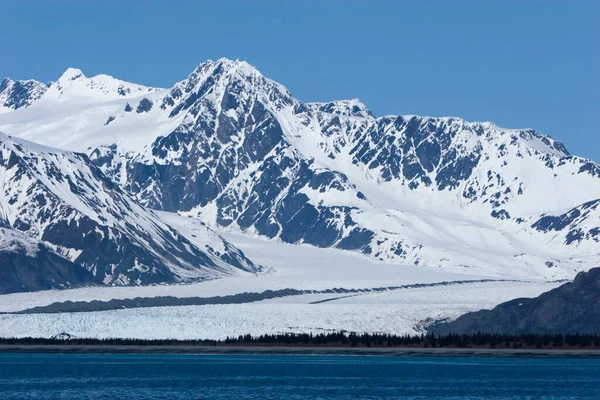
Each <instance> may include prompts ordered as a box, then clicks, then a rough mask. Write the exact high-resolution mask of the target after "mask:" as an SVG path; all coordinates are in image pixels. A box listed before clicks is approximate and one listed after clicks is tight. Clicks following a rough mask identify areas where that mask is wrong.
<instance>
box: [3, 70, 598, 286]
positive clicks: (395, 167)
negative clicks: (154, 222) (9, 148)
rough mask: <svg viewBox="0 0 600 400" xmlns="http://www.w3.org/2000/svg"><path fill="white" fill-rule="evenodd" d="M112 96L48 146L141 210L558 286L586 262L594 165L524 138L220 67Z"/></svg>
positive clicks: (591, 238)
mask: <svg viewBox="0 0 600 400" xmlns="http://www.w3.org/2000/svg"><path fill="white" fill-rule="evenodd" d="M116 99H117V100H111V101H110V102H108V103H102V102H103V101H104V100H98V99H95V100H93V102H92V103H93V107H92V106H90V107H89V109H86V110H87V111H84V113H83V114H84V117H80V116H77V117H76V118H78V119H77V121H79V122H78V124H79V125H81V126H83V128H81V130H80V131H81V132H82V133H81V135H82V138H83V139H85V140H82V141H78V143H77V144H76V145H75V144H70V143H75V142H74V141H73V139H66V137H67V136H68V135H70V136H73V134H71V133H69V134H68V132H69V131H68V130H66V129H63V130H61V131H52V133H54V132H56V133H57V135H56V136H52V137H53V139H51V140H57V141H59V142H60V143H63V144H65V145H66V146H74V147H75V146H81V147H83V146H84V145H86V144H88V143H89V144H91V146H90V147H89V149H85V151H86V153H87V154H88V155H89V157H90V160H91V161H92V162H93V163H94V164H95V165H96V166H98V167H99V168H100V169H101V170H102V171H103V172H104V173H105V174H106V175H107V176H109V177H110V178H111V179H112V180H113V181H114V182H117V183H118V184H119V185H120V186H121V187H123V188H124V189H125V190H126V191H128V192H129V193H130V194H131V195H133V196H135V198H136V199H137V200H138V201H140V202H141V203H142V204H144V205H145V206H148V207H151V208H155V209H159V210H166V211H177V212H181V213H185V214H187V215H190V216H194V217H196V218H200V219H202V220H205V221H207V222H208V223H209V224H210V225H213V226H218V227H220V228H224V229H232V230H240V231H243V232H246V233H247V234H258V235H261V236H266V237H269V238H271V239H274V240H281V241H283V242H288V243H307V244H312V245H315V246H319V247H337V248H340V249H346V250H355V251H359V252H361V253H363V254H365V255H367V256H369V257H374V258H376V259H378V260H380V261H384V262H394V263H408V264H418V265H427V266H435V267H442V268H450V269H455V270H465V269H468V270H475V271H481V272H485V273H492V274H498V275H502V274H507V273H508V274H517V275H518V276H520V277H528V276H538V277H539V276H543V277H546V278H549V279H558V278H564V277H570V276H572V274H573V273H574V272H575V271H577V270H582V269H586V268H589V267H591V266H593V265H594V264H595V263H597V262H599V261H600V260H599V258H598V257H597V256H596V255H594V254H592V253H594V249H597V246H598V245H597V242H598V237H597V235H596V233H595V232H596V229H597V228H598V226H600V222H599V219H598V218H599V217H598V216H597V215H596V213H594V212H593V211H594V210H595V209H594V210H588V208H585V209H584V210H583V212H582V209H581V208H582V207H585V205H586V204H587V203H588V202H590V201H593V200H595V199H598V198H600V180H599V179H598V178H599V177H600V167H599V166H598V164H596V163H594V162H593V161H591V160H588V159H584V158H581V157H577V156H573V155H570V154H569V152H568V151H567V149H566V147H565V146H564V145H563V144H562V143H560V142H558V141H555V140H554V139H552V138H550V137H548V136H546V135H543V134H540V133H538V132H536V131H534V130H531V129H504V128H500V127H498V126H496V125H495V124H493V123H489V122H483V123H475V122H467V121H465V120H462V119H459V118H451V117H440V118H427V117H418V116H384V117H375V116H374V115H373V113H372V112H371V111H369V110H368V108H367V107H366V106H365V105H364V104H362V103H361V102H360V101H358V100H356V99H352V100H342V101H334V102H323V103H303V102H300V101H299V100H297V99H295V98H294V97H293V96H292V95H291V94H290V93H289V91H288V90H287V89H286V88H285V87H284V86H282V85H281V84H279V83H277V82H274V81H272V80H270V79H268V78H265V77H264V76H263V75H262V74H260V72H258V71H257V70H256V69H255V68H254V67H252V66H250V65H249V64H248V63H245V62H242V61H231V60H227V59H219V60H216V61H207V62H205V63H201V64H200V65H199V66H198V67H197V68H196V69H195V70H194V71H193V72H192V73H191V74H190V76H188V77H187V78H186V79H184V80H182V81H180V82H178V83H176V84H175V85H174V86H173V87H172V88H171V89H164V90H156V91H153V92H150V93H138V94H133V95H132V96H131V97H128V98H127V99H124V98H123V99H119V98H117V97H116ZM38 101H39V100H38ZM90 101H91V100H90ZM98 104H106V106H102V107H106V112H104V113H100V115H101V117H100V116H97V114H98V112H97V110H98V107H99V106H98ZM127 106H129V108H131V110H130V111H127ZM36 107H37V106H36V103H35V102H34V103H33V105H32V106H30V107H27V108H28V109H29V110H31V115H36V116H39V112H41V110H36ZM38 108H39V107H38ZM57 108H58V109H60V107H57ZM60 110H61V111H62V109H60ZM90 110H94V117H93V118H92V117H88V116H85V115H86V113H89V115H91V111H90ZM134 110H136V111H134ZM138 110H140V111H139V112H138ZM34 111H36V112H35V113H34ZM27 113H28V111H27V109H25V110H21V111H18V112H11V113H5V114H4V115H3V116H2V117H0V128H2V127H12V129H13V131H14V134H16V135H22V136H23V137H27V138H29V139H36V140H37V139H40V138H42V135H41V133H40V132H42V131H41V130H40V129H41V128H40V125H41V123H37V124H29V122H28V124H25V125H20V124H19V120H18V119H19V118H21V121H22V120H27V118H26V117H27V115H26V114H27ZM11 114H12V115H13V116H14V118H15V120H12V118H13V117H11ZM17 117H19V118H17ZM45 118H48V120H47V121H48V122H51V121H54V122H55V123H57V126H60V124H61V123H62V122H61V121H60V120H56V119H55V118H54V119H52V118H53V117H48V116H45V115H42V118H41V119H40V120H41V121H46V119H45ZM69 118H72V117H71V116H69ZM111 118H112V119H111ZM29 120H31V118H29ZM100 122H101V123H100ZM65 124H66V123H65ZM72 125H73V120H69V126H72ZM79 125H78V126H79ZM15 126H17V129H15V128H14V127H15ZM20 126H22V130H21V131H19V127H20ZM65 126H66V125H65ZM132 129H135V130H136V133H135V140H133V139H130V137H131V134H130V132H131V130H132ZM45 132H47V131H45ZM63 137H64V138H65V139H63ZM86 138H91V139H90V140H89V141H88V140H87V139H86ZM112 139H116V140H112ZM68 140H71V142H69V141H68ZM103 140H104V143H101V142H102V141H103ZM80 150H81V148H80ZM557 191H558V194H557ZM569 210H578V211H569ZM588 211H589V212H588ZM577 212H579V214H580V216H579V217H578V218H570V216H571V215H572V214H576V213H577ZM565 213H566V214H568V215H566V214H565ZM569 213H571V214H569ZM555 219H556V220H562V221H565V222H566V221H567V220H568V221H569V222H568V223H566V224H562V223H561V224H556V223H554V224H553V223H550V221H553V220H555ZM563 225H564V226H563ZM559 226H560V229H555V228H557V227H559ZM486 264H489V265H490V266H489V267H488V266H487V265H486Z"/></svg>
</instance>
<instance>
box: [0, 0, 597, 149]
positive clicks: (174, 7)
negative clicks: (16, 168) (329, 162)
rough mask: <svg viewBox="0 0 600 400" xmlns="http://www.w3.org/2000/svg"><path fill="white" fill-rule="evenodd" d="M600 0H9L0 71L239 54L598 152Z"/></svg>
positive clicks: (1, 0) (311, 80) (316, 86)
mask: <svg viewBox="0 0 600 400" xmlns="http://www.w3.org/2000/svg"><path fill="white" fill-rule="evenodd" d="M599 21H600V1H591V0H590V1H584V0H581V1H575V0H571V1H554V0H546V1H535V0H528V1H511V0H503V1H458V0H457V1H413V2H403V1H391V0H390V1H377V0H370V1H366V0H365V1H353V0H347V1H336V0H329V1H310V0H309V1H284V0H280V1H259V0H255V1H250V0H248V1H228V2H226V1H178V0H169V1H141V0H140V1H112V0H102V1H101V0H94V1H92V0H86V1H75V0H72V1H65V0H54V1H33V0H23V1H17V0H14V1H9V0H0V38H1V39H2V50H1V53H0V54H2V55H1V56H0V60H1V61H0V76H10V77H12V78H17V79H26V78H35V79H38V80H42V81H50V80H54V79H56V78H57V77H58V76H60V74H61V73H62V72H63V71H64V70H65V69H66V68H67V67H69V66H73V67H77V68H80V69H82V70H83V71H84V73H85V74H86V75H88V76H91V75H94V74H98V73H106V74H109V75H113V76H115V77H118V78H121V79H124V80H128V81H133V82H137V83H141V84H146V85H151V86H163V87H168V86H171V85H172V84H173V83H174V82H176V81H178V80H181V79H183V78H185V77H186V76H187V74H188V73H189V72H191V71H192V70H193V69H194V67H195V66H196V65H197V64H198V63H200V62H202V61H205V60H207V59H216V58H219V57H228V58H233V59H235V58H239V59H243V60H246V61H248V62H249V63H251V64H253V65H255V66H256V67H257V68H258V69H259V70H260V71H261V72H262V73H263V74H264V75H266V76H268V77H270V78H272V79H275V80H277V81H279V82H281V83H282V84H284V85H285V86H287V87H288V88H289V89H290V91H291V92H292V94H294V95H295V96H296V97H297V98H299V99H301V100H304V101H326V100H333V99H344V98H354V97H357V98H359V99H361V100H362V101H363V102H364V103H365V104H366V105H367V106H368V107H369V108H370V109H371V110H372V111H373V112H374V113H375V114H376V115H385V114H420V115H431V116H446V115H452V116H459V117H462V118H465V119H468V120H478V121H482V120H484V121H494V122H496V123H497V124H498V125H500V126H504V127H509V128H523V127H530V128H535V129H537V130H539V131H542V132H544V133H547V134H549V135H551V136H553V137H555V138H557V139H559V140H561V141H563V142H564V143H565V144H566V145H567V148H569V150H570V151H571V152H572V153H574V154H577V155H582V156H586V157H590V158H593V159H595V160H596V161H600V128H599V124H598V121H599V120H600V78H599V72H598V71H600V45H599V43H600V23H599Z"/></svg>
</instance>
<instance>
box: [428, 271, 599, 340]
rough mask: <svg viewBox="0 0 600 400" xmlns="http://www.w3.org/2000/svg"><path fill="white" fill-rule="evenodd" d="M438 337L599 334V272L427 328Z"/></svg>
mask: <svg viewBox="0 0 600 400" xmlns="http://www.w3.org/2000/svg"><path fill="white" fill-rule="evenodd" d="M430 331H431V332H434V333H437V334H445V333H457V334H473V333H477V332H485V333H498V334H516V335H518V334H529V333H535V334H553V333H564V334H567V333H598V332H600V268H593V269H591V270H590V271H589V272H580V273H579V274H577V276H576V277H575V280H574V281H573V282H570V283H566V284H564V285H562V286H559V287H558V288H556V289H553V290H550V291H548V292H546V293H543V294H541V295H540V296H538V297H535V298H533V299H515V300H511V301H508V302H506V303H502V304H500V305H498V306H496V307H495V308H494V309H492V310H481V311H477V312H472V313H468V314H465V315H463V316H461V317H459V318H458V319H456V320H455V321H453V322H450V323H444V324H441V325H438V326H435V327H431V328H430Z"/></svg>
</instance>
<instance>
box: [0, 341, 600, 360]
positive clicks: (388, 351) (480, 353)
mask: <svg viewBox="0 0 600 400" xmlns="http://www.w3.org/2000/svg"><path fill="white" fill-rule="evenodd" d="M0 353H46V354H103V353H104V354H239V355H252V354H254V355H370V356H435V357H536V358H550V357H552V358H553V357H561V358H565V357H568V358H572V357H576V358H600V350H597V349H594V350H591V349H490V348H430V347H429V348H419V347H325V346H323V347H320V346H185V345H158V346H156V345H152V346H144V345H79V344H46V345H44V344H1V345H0Z"/></svg>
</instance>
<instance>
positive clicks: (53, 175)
mask: <svg viewBox="0 0 600 400" xmlns="http://www.w3.org/2000/svg"><path fill="white" fill-rule="evenodd" d="M0 191H1V192H2V197H1V200H0V226H3V227H5V228H7V229H11V230H13V231H19V232H21V233H23V234H25V235H26V236H27V237H29V238H32V240H37V241H41V242H43V246H42V247H40V248H41V249H42V250H40V252H41V254H42V255H43V257H42V259H43V260H47V261H49V263H50V264H49V275H48V276H46V277H45V278H44V277H40V278H39V279H41V280H42V281H43V279H46V281H47V282H50V281H51V280H52V279H54V278H53V274H54V272H52V271H55V272H56V271H58V270H59V269H60V270H61V271H66V269H68V266H70V265H71V263H74V264H77V265H78V266H79V267H80V268H82V269H84V271H86V272H87V273H89V275H90V276H92V277H94V280H95V281H98V282H102V283H104V284H124V285H127V284H138V285H139V284H150V283H174V282H185V281H191V280H202V279H210V278H216V277H220V276H226V275H230V274H233V273H235V271H237V270H244V271H250V272H252V271H255V269H256V267H255V266H254V264H253V263H252V262H251V261H250V260H248V259H246V258H245V256H244V255H243V253H242V252H240V251H239V250H238V249H236V248H235V247H233V246H231V245H230V244H228V243H226V242H224V240H223V239H222V238H220V237H219V236H217V235H216V234H214V233H213V232H212V231H210V230H209V229H208V228H206V229H205V232H203V235H205V243H206V247H205V248H203V249H200V248H199V247H197V246H196V245H194V244H192V243H191V242H190V241H189V240H188V239H187V238H185V237H184V236H183V235H181V234H180V233H179V232H177V231H176V230H174V229H173V228H171V227H170V226H168V225H166V224H165V223H163V222H162V221H161V220H160V219H159V218H158V217H157V216H156V215H155V214H154V213H153V212H151V211H149V210H146V209H144V208H143V207H142V206H140V205H139V204H137V203H136V202H135V201H134V200H132V199H131V198H130V197H129V196H128V195H127V194H126V193H125V192H123V190H122V189H121V188H120V187H119V186H118V185H117V184H115V183H113V182H112V181H110V180H109V179H107V178H106V177H105V176H104V175H103V174H102V172H100V170H98V169H97V168H96V167H94V166H93V165H92V164H91V163H90V162H89V160H88V158H87V156H85V155H82V154H76V153H71V152H68V151H63V150H58V149H53V148H48V147H44V146H40V145H37V144H35V143H31V142H27V141H24V140H19V139H14V138H11V137H9V136H7V135H4V134H0ZM3 235H4V236H6V233H3ZM1 240H2V238H1V237H0V241H1ZM0 249H2V246H0ZM48 249H50V250H52V251H53V252H55V253H56V255H57V257H52V256H51V255H50V254H48V252H49V250H48ZM11 254H13V253H11ZM17 254H18V253H17ZM58 255H60V256H61V257H58ZM10 260H12V261H11V263H12V264H10V265H12V267H10V268H15V266H16V265H21V266H23V268H25V267H24V266H25V265H29V267H28V268H30V269H31V268H33V265H34V263H33V261H32V262H31V263H29V264H27V261H26V259H25V258H23V257H20V256H18V255H14V256H11V257H10ZM5 261H6V262H9V259H8V258H7V259H6V260H5ZM37 261H38V262H39V261H40V260H37ZM38 265H39V264H38ZM5 267H6V268H9V265H8V264H7V265H6V266H5ZM7 271H8V269H7ZM32 271H33V270H32ZM38 272H39V271H38ZM33 273H34V272H31V274H33ZM57 273H58V272H57ZM12 276H13V278H14V279H17V278H18V277H20V276H21V275H19V274H17V275H14V274H13V275H12ZM78 276H79V277H80V278H81V279H80V280H79V281H78V280H77V279H75V278H76V277H77V276H72V278H73V281H72V282H71V281H69V280H68V279H67V278H68V277H69V276H68V275H65V279H64V280H62V281H61V280H56V282H57V285H61V284H62V283H60V282H71V283H73V284H80V283H86V282H87V281H86V279H87V278H86V276H87V275H83V273H81V274H80V275H78ZM13 278H11V279H13ZM14 279H13V280H14ZM23 279H24V281H23V282H21V283H22V285H23V288H24V289H26V290H29V288H33V289H36V288H41V286H43V284H42V283H40V284H39V285H38V287H36V286H35V285H34V284H33V283H31V282H29V281H30V280H31V279H33V278H31V279H30V278H28V277H27V276H23ZM36 279H37V278H36ZM42 281H41V282H42Z"/></svg>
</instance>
